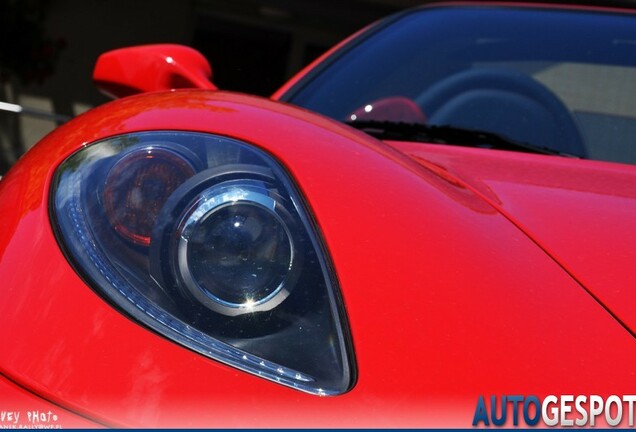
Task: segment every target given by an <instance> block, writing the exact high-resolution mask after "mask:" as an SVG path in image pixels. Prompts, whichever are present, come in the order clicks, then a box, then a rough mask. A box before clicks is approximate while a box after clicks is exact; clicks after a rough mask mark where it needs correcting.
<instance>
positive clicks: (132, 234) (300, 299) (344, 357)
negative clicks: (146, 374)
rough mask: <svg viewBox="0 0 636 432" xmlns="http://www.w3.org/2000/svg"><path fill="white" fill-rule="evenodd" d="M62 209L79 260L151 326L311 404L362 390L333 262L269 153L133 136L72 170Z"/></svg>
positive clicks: (118, 302)
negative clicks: (316, 398) (307, 396)
mask: <svg viewBox="0 0 636 432" xmlns="http://www.w3.org/2000/svg"><path fill="white" fill-rule="evenodd" d="M51 196H52V206H51V207H52V211H51V212H52V215H51V216H52V221H53V227H54V231H55V233H56V235H57V237H58V241H59V242H60V245H61V247H62V250H63V251H64V252H65V254H66V256H67V258H68V260H69V261H70V262H71V264H72V265H73V266H74V268H75V269H76V270H77V272H78V273H79V274H80V275H81V276H82V277H83V278H84V279H85V281H86V282H87V284H88V285H89V286H91V287H92V288H93V289H94V290H95V291H96V292H97V293H99V294H100V295H101V296H102V297H104V298H105V299H107V300H108V301H109V302H111V303H112V304H113V305H115V307H117V308H118V309H119V310H121V311H122V312H124V313H126V314H127V315H129V316H130V317H132V318H133V319H135V320H136V321H138V322H139V323H142V324H143V325H145V326H148V327H150V328H151V329H153V330H155V331H157V332H158V333H160V334H162V335H164V336H165V337H167V338H168V339H170V340H172V341H174V342H177V343H179V344H181V345H183V346H185V347H188V348H190V349H192V350H194V351H196V352H198V353H200V354H202V355H205V356H207V357H210V358H213V359H216V360H218V361H221V362H224V363H226V364H228V365H231V366H234V367H236V368H239V369H241V370H243V371H246V372H250V373H253V374H255V375H258V376H261V377H263V378H266V379H269V380H272V381H275V382H278V383H280V384H283V385H287V386H289V387H293V388H296V389H299V390H301V391H305V392H308V393H312V394H318V395H336V394H340V393H344V392H346V391H347V390H348V389H350V388H351V386H352V385H353V381H354V378H355V367H354V361H353V353H352V349H351V340H350V336H349V332H348V328H347V324H346V317H345V313H344V309H343V306H342V302H341V299H340V296H339V292H338V288H337V284H336V280H335V277H334V273H333V270H332V267H331V264H330V262H329V258H328V255H327V253H326V249H325V247H324V245H323V243H322V241H321V238H320V236H319V233H318V231H317V228H316V226H315V224H314V223H313V220H312V218H311V215H310V213H309V211H308V209H307V206H306V204H305V203H304V201H303V199H302V197H301V194H300V193H299V192H298V190H297V189H296V187H295V186H294V183H293V181H292V180H291V179H290V178H289V176H288V175H287V173H286V172H285V170H284V169H283V168H282V167H281V166H280V164H279V163H278V162H277V161H276V160H275V159H274V158H273V157H271V156H269V155H268V154H267V153H265V152H264V151H262V150H260V149H257V148H256V147H254V146H251V145H248V144H246V143H243V142H240V141H237V140H234V139H231V138H227V137H221V136H216V135H210V134H203V133H190V132H142V133H134V134H128V135H122V136H118V137H113V138H109V139H106V140H103V141H100V142H96V143H94V144H91V145H89V146H87V147H85V148H83V149H81V150H79V151H77V152H76V153H75V154H73V155H72V156H70V157H69V158H68V159H67V160H66V161H64V162H63V163H62V164H61V166H60V167H59V168H58V169H57V171H56V173H55V176H54V180H53V183H52V194H51Z"/></svg>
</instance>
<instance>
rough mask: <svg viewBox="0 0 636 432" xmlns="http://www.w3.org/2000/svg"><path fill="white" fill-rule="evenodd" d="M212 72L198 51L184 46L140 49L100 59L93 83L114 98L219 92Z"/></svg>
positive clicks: (131, 48) (172, 45)
mask: <svg viewBox="0 0 636 432" xmlns="http://www.w3.org/2000/svg"><path fill="white" fill-rule="evenodd" d="M211 78H212V68H211V67H210V64H209V63H208V61H207V60H206V58H205V57H203V55H202V54H201V53H199V52H198V51H196V50H194V49H192V48H190V47H187V46H183V45H175V44H158V45H140V46H134V47H128V48H120V49H116V50H113V51H108V52H106V53H104V54H102V55H100V56H99V58H98V59H97V64H96V65H95V70H94V71H93V81H94V82H95V85H97V87H98V88H99V89H100V90H101V91H102V92H104V93H105V94H107V95H108V96H111V97H113V98H118V97H125V96H130V95H133V94H137V93H145V92H153V91H162V90H164V91H165V90H173V89H179V88H200V89H208V90H216V87H215V86H214V84H212V83H211V82H210V79H211Z"/></svg>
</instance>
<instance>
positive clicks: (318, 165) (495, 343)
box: [0, 2, 636, 428]
mask: <svg viewBox="0 0 636 432" xmlns="http://www.w3.org/2000/svg"><path fill="white" fill-rule="evenodd" d="M210 75H211V71H210V67H209V65H208V63H207V62H206V60H205V59H203V57H202V56H201V55H200V54H198V53H197V52H196V51H194V50H191V49H189V48H186V47H181V46H174V45H159V46H144V47H134V48H128V49H121V50H117V51H113V52H110V53H106V54H104V55H103V56H102V57H101V58H100V59H99V61H98V63H97V66H96V69H95V72H94V78H95V81H96V83H97V84H98V86H99V87H100V88H101V89H102V90H104V91H105V92H108V93H110V94H111V95H113V96H115V97H119V98H120V99H118V100H116V101H113V102H111V103H108V104H105V105H103V106H100V107H98V108H96V109H93V110H91V111H89V112H87V113H85V114H83V115H81V116H79V117H77V118H75V119H73V120H72V121H70V122H68V123H66V124H65V125H63V126H61V127H59V128H58V129H57V130H55V131H54V132H53V133H51V134H50V135H49V136H47V137H46V138H44V139H43V140H42V141H41V142H40V143H39V144H37V145H36V146H35V147H34V148H33V149H32V150H31V151H29V152H28V153H27V154H26V155H25V156H24V157H23V158H22V159H21V160H20V161H19V162H18V163H17V164H16V165H15V166H14V167H13V168H12V169H11V170H10V171H9V173H8V174H7V175H6V176H5V177H4V178H3V179H2V180H1V181H0V339H1V341H2V342H1V344H2V345H1V346H2V348H1V349H0V426H2V427H12V425H13V426H15V427H71V426H76V427H77V426H79V427H90V426H104V425H105V426H133V427H157V426H158V427H175V426H179V427H190V426H196V427H308V426H309V427H355V428H358V427H373V428H378V427H430V426H459V427H470V426H493V425H494V426H498V425H506V426H524V425H525V426H533V425H536V424H540V425H553V424H559V425H563V426H567V425H571V424H575V425H577V426H581V425H595V424H607V425H612V426H613V425H623V426H626V425H630V424H631V425H632V426H633V424H634V418H633V414H634V401H636V396H634V395H633V393H634V392H636V340H635V338H634V337H635V335H636V272H635V270H634V268H635V263H636V167H634V164H635V163H636V138H635V137H636V97H635V94H636V15H634V13H633V12H632V11H631V10H629V9H627V8H623V7H622V6H621V5H620V4H618V3H615V4H612V5H609V3H607V2H603V3H602V4H601V5H599V6H590V5H587V6H575V5H571V4H569V5H559V4H512V3H466V2H463V3H441V4H431V5H428V6H426V7H422V8H418V9H414V10H409V11H407V12H404V13H400V14H398V15H395V16H392V17H389V18H387V19H385V20H383V21H380V22H378V23H376V24H374V25H372V26H371V27H369V28H367V29H365V30H363V31H361V32H360V33H358V34H357V35H354V36H353V37H352V38H350V39H349V40H347V41H345V42H343V43H342V44H340V45H339V46H338V47H336V48H334V49H333V50H331V51H330V52H329V53H327V54H326V55H324V56H323V57H322V58H321V59H319V60H318V61H316V62H315V63H314V64H313V65H311V66H309V67H308V68H307V69H306V70H305V71H303V72H301V73H300V74H299V75H298V76H297V77H296V78H294V79H293V80H292V81H291V82H290V83H288V84H287V85H285V86H284V87H283V88H282V89H281V90H280V91H278V92H277V93H276V94H275V95H273V96H272V97H271V99H263V98H258V97H253V96H247V95H243V94H236V93H229V92H224V91H219V90H217V89H216V88H215V86H214V85H213V84H212V83H211V82H210V81H209V80H208V78H209V77H210Z"/></svg>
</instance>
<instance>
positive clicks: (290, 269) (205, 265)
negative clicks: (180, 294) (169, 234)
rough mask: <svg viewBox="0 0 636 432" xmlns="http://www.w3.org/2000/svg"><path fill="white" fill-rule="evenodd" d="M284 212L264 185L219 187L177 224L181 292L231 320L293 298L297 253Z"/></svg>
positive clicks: (243, 183)
mask: <svg viewBox="0 0 636 432" xmlns="http://www.w3.org/2000/svg"><path fill="white" fill-rule="evenodd" d="M281 209H282V206H281V205H280V204H279V203H278V202H277V201H276V199H275V198H274V197H272V196H270V194H269V192H268V190H267V189H266V188H264V187H263V186H262V182H258V181H250V180H242V181H238V182H227V184H223V183H222V184H220V185H216V186H214V187H212V188H210V189H208V190H206V191H204V192H203V193H202V194H200V195H199V197H198V198H197V199H196V200H194V201H193V203H192V205H190V206H189V209H188V210H187V211H186V212H185V213H184V216H183V217H182V218H181V221H180V223H179V224H178V229H177V233H178V234H179V237H178V240H177V244H176V257H175V259H176V264H177V265H176V269H177V272H178V274H179V279H180V280H181V283H182V285H183V288H185V290H186V291H187V292H188V293H189V294H191V295H192V296H193V297H194V298H195V299H196V300H197V301H198V302H200V303H201V304H203V305H204V306H205V307H207V308H208V309H210V310H212V311H215V312H218V313H221V314H223V315H227V316H237V315H242V314H246V313H253V312H262V311H268V310H271V309H273V308H275V307H276V306H278V305H279V304H280V303H282V302H283V301H284V300H285V299H286V298H287V296H288V295H289V293H290V288H289V286H288V285H289V282H290V279H291V277H290V275H292V274H293V273H295V268H294V267H295V264H296V263H295V261H296V253H295V247H294V241H293V239H292V235H291V233H290V230H289V228H288V226H287V222H286V221H285V219H286V218H284V217H282V216H281V214H279V213H280V210H281Z"/></svg>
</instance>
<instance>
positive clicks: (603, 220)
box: [393, 142, 636, 333]
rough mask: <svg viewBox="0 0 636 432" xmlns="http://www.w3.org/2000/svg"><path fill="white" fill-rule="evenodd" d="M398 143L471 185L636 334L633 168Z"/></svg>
mask: <svg viewBox="0 0 636 432" xmlns="http://www.w3.org/2000/svg"><path fill="white" fill-rule="evenodd" d="M393 146H394V147H396V148H399V149H400V150H402V151H404V152H405V153H407V154H409V155H410V156H411V157H413V158H414V159H416V160H418V161H420V162H421V163H422V164H423V165H424V166H431V165H434V166H435V167H436V169H441V170H445V171H448V173H449V174H450V175H452V176H454V177H456V178H458V179H460V180H461V181H462V182H464V183H465V184H467V185H469V187H470V188H471V189H472V190H474V191H475V192H476V193H478V194H479V195H480V196H482V197H484V198H485V199H486V200H488V202H490V203H491V204H492V205H493V206H495V207H497V208H498V209H499V210H500V211H501V212H502V213H504V214H506V215H507V217H508V218H509V219H510V220H511V221H513V222H514V223H515V225H517V226H519V227H520V228H521V229H522V230H523V231H524V232H525V233H527V234H528V235H529V236H530V237H531V238H532V239H533V240H534V241H536V242H537V243H538V244H539V245H540V246H541V248H543V249H544V250H545V251H546V252H548V253H549V254H550V256H552V257H554V258H555V260H556V261H558V262H559V263H560V264H561V265H562V266H563V267H564V269H565V270H567V272H568V273H569V274H571V275H572V276H573V277H574V278H575V279H576V280H577V281H579V282H580V283H581V284H582V285H583V286H584V287H585V288H586V289H588V290H589V291H590V292H591V294H592V295H594V296H595V297H596V298H597V299H598V300H599V302H601V303H602V304H604V305H605V306H606V307H607V308H608V309H609V310H611V311H612V313H613V314H615V315H616V317H617V318H618V319H619V320H620V321H621V322H623V323H624V325H625V326H626V327H627V328H628V329H629V331H631V332H632V333H636V316H634V310H636V292H634V290H633V289H632V288H633V287H634V286H636V276H635V275H634V271H633V263H634V262H636V249H634V247H633V245H634V244H636V217H635V216H636V188H635V187H634V185H636V169H634V167H633V166H630V165H623V164H613V163H606V162H598V161H581V160H576V159H568V158H545V157H541V156H535V155H524V157H519V155H516V154H514V153H509V152H498V151H493V152H489V153H487V154H484V152H483V151H479V150H475V149H469V148H462V149H457V148H449V147H442V146H435V145H433V146H428V145H419V144H413V143H398V142H395V143H393Z"/></svg>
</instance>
